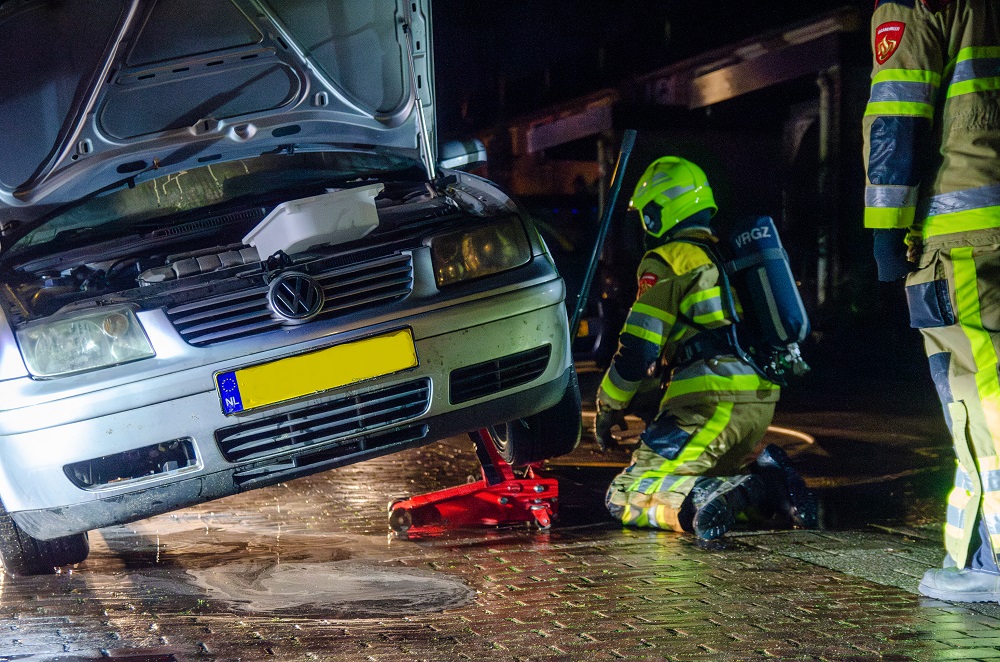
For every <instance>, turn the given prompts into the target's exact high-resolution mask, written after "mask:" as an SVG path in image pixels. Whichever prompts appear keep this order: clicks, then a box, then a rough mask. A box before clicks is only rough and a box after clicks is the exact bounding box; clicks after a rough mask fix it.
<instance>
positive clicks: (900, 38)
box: [863, 0, 1000, 247]
mask: <svg viewBox="0 0 1000 662" xmlns="http://www.w3.org/2000/svg"><path fill="white" fill-rule="evenodd" d="M872 43H873V51H874V60H875V62H874V66H873V70H872V86H871V96H870V99H869V102H868V106H867V109H866V111H865V117H864V123H863V127H864V140H865V151H864V158H865V165H866V172H867V182H866V189H865V227H868V228H875V229H891V228H908V229H910V237H911V239H918V240H920V241H921V242H922V243H923V244H924V245H925V246H927V245H935V246H936V247H947V246H955V245H984V244H988V243H995V242H996V241H997V238H998V237H1000V3H997V2H995V0H880V1H879V2H877V3H876V7H875V12H874V15H873V17H872ZM955 233H963V234H960V235H956V234H955Z"/></svg>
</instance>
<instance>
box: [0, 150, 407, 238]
mask: <svg viewBox="0 0 1000 662" xmlns="http://www.w3.org/2000/svg"><path fill="white" fill-rule="evenodd" d="M410 168H419V164H418V163H416V162H415V161H413V160H412V159H408V158H404V157H399V156H395V155H387V154H384V153H380V154H373V153H365V152H297V153H293V154H265V155H262V156H257V157H254V158H248V159H240V160H236V161H229V162H226V163H217V164H210V165H205V166H201V167H198V168H192V169H190V170H182V171H180V172H177V173H174V174H170V175H166V176H163V177H158V178H155V179H150V180H148V181H144V182H142V183H139V184H135V185H134V186H127V185H126V184H123V185H122V186H121V187H120V188H116V189H114V190H111V191H107V192H105V193H103V194H99V195H96V196H94V197H91V198H88V199H85V200H84V201H83V202H80V203H78V204H76V205H74V206H72V207H70V208H64V209H62V210H60V211H58V212H56V213H55V214H54V215H52V216H51V217H49V218H48V219H46V220H45V221H44V222H43V223H42V224H41V225H39V226H38V227H36V228H34V229H33V230H32V231H31V232H29V233H27V234H26V235H25V236H24V237H22V238H21V239H20V240H19V241H18V242H17V243H16V244H15V245H14V246H12V247H11V250H10V253H9V255H11V256H13V255H18V254H21V253H24V252H25V251H28V250H29V249H32V250H31V252H32V253H35V252H37V250H36V249H37V248H38V247H41V246H44V245H46V244H53V246H52V248H59V249H63V248H66V247H69V246H78V245H82V244H86V243H87V242H88V241H89V240H93V239H104V238H108V237H109V236H130V235H136V234H141V233H144V232H148V231H150V230H153V229H157V228H161V227H166V226H169V225H170V224H171V223H172V222H173V221H174V220H176V219H178V218H183V219H185V220H189V219H190V214H185V212H194V210H198V209H202V208H207V207H212V208H213V209H212V210H211V212H208V213H216V211H217V210H219V209H220V206H221V207H228V206H230V205H236V204H239V203H245V204H258V205H264V204H267V203H268V201H275V202H277V201H281V200H283V199H284V197H285V195H282V194H283V193H285V192H287V191H292V190H297V189H302V188H308V187H320V188H321V189H322V187H325V186H330V187H339V186H344V185H347V184H353V183H364V182H365V181H367V180H373V179H381V178H382V177H384V175H385V174H386V173H388V172H398V171H402V170H406V169H410ZM320 192H322V190H320Z"/></svg>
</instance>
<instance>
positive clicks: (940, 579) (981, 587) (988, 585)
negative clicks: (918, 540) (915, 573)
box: [919, 566, 1000, 602]
mask: <svg viewBox="0 0 1000 662" xmlns="http://www.w3.org/2000/svg"><path fill="white" fill-rule="evenodd" d="M919 590H920V593H921V594H923V595H926V596H927V597H929V598H936V599H938V600H947V601H948V602H996V601H997V600H1000V575H997V574H994V573H992V572H985V571H983V570H973V569H971V568H956V567H954V566H952V567H950V568H931V569H930V570H928V571H927V572H925V573H924V578H923V579H921V580H920V586H919Z"/></svg>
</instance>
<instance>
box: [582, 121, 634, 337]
mask: <svg viewBox="0 0 1000 662" xmlns="http://www.w3.org/2000/svg"><path fill="white" fill-rule="evenodd" d="M635 136H636V131H635V129H625V135H623V136H622V147H621V151H619V152H618V163H617V164H616V165H615V173H614V175H613V176H612V177H611V190H610V192H609V193H608V201H607V204H605V205H604V213H603V214H602V217H601V224H600V226H599V227H598V229H597V242H596V243H595V244H594V252H593V254H592V255H591V256H590V265H589V266H588V267H587V273H586V275H585V276H584V278H583V284H582V285H581V286H580V293H579V294H577V296H576V309H575V310H574V311H573V317H571V318H570V323H569V333H570V337H571V338H572V339H575V338H576V333H577V330H578V328H579V326H580V317H581V316H582V315H583V308H584V306H586V305H587V295H588V293H589V292H590V286H591V284H592V283H593V281H594V274H595V273H596V272H597V263H598V261H599V260H600V258H601V251H602V250H603V249H604V238H605V237H606V236H607V234H608V228H609V227H610V226H611V219H612V217H613V215H614V211H615V202H616V201H617V200H618V191H619V190H620V189H621V187H622V178H623V177H624V176H625V165H626V164H627V163H628V157H629V156H630V155H631V154H632V148H633V147H635Z"/></svg>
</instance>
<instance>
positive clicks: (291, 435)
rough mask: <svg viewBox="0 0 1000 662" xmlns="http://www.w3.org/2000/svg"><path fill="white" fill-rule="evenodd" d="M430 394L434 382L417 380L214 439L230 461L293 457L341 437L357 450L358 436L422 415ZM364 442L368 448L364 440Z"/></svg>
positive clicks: (231, 430) (269, 419)
mask: <svg viewBox="0 0 1000 662" xmlns="http://www.w3.org/2000/svg"><path fill="white" fill-rule="evenodd" d="M430 393H431V387H430V380H428V379H418V380H414V381H410V382H405V383H403V384H397V385H395V386H390V387H387V388H382V389H378V390H374V391H368V392H366V393H359V394H357V395H353V396H350V397H346V398H338V399H336V400H332V401H330V402H324V403H322V404H318V405H312V406H309V407H304V408H302V409H297V410H295V411H293V412H289V413H285V414H279V415H276V416H269V417H266V418H263V419H259V420H254V421H250V422H247V423H240V424H238V425H233V426H230V427H225V428H220V429H218V430H216V431H215V441H216V443H217V444H218V445H219V449H220V450H221V451H222V454H223V456H224V457H225V458H226V460H228V461H229V462H246V461H250V460H255V459H259V458H263V457H267V456H270V455H275V454H278V453H283V454H284V453H294V452H298V451H302V450H303V449H306V448H310V447H313V446H316V445H318V444H326V443H330V442H334V441H336V440H338V439H343V440H344V444H347V445H348V446H355V445H357V443H358V440H356V439H354V438H353V437H354V436H355V435H359V434H363V433H365V432H367V431H369V430H372V429H375V428H379V427H384V426H386V425H392V424H394V423H400V422H403V421H407V420H410V419H413V418H416V417H417V416H420V415H421V414H423V413H424V412H425V411H427V407H428V405H429V404H430ZM360 443H361V444H362V448H361V450H365V448H364V442H363V440H362V441H361V442H360ZM349 452H354V451H349Z"/></svg>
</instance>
